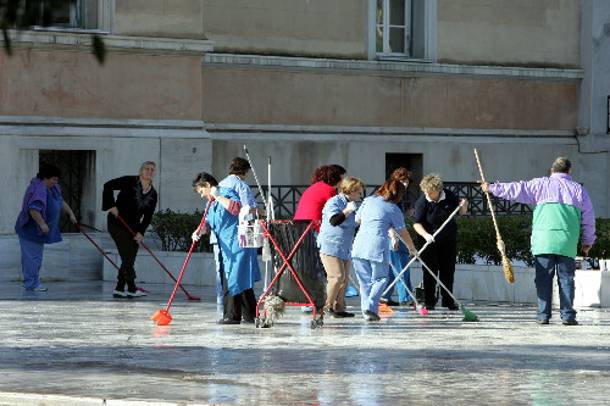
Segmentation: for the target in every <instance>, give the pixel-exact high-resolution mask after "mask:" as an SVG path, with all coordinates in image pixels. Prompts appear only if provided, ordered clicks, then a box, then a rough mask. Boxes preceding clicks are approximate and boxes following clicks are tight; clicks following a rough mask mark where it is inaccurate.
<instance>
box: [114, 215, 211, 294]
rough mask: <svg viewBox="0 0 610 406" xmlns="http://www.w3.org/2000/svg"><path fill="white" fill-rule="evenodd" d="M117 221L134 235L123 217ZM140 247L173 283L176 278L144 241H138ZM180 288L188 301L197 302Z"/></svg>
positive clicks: (118, 217)
mask: <svg viewBox="0 0 610 406" xmlns="http://www.w3.org/2000/svg"><path fill="white" fill-rule="evenodd" d="M117 219H119V221H120V222H121V223H123V225H124V226H125V228H126V229H127V230H128V231H129V232H130V233H131V234H132V235H134V236H135V235H136V233H135V232H134V231H133V230H132V229H131V227H129V224H127V222H126V221H125V220H124V219H123V217H121V216H120V215H119V216H117ZM140 245H142V247H144V249H145V250H146V251H148V253H149V254H150V256H151V257H153V259H154V260H155V261H157V263H158V264H159V266H160V267H161V269H163V270H164V271H165V273H166V274H168V275H169V277H170V278H172V279H173V280H174V281H175V280H176V278H174V275H172V273H171V272H170V271H169V270H168V269H167V267H166V266H165V265H163V262H161V260H160V259H159V258H158V257H157V256H156V255H155V254H154V253H153V252H152V250H151V249H150V248H148V246H147V245H146V244H144V241H140ZM180 288H181V289H182V291H183V292H184V294H185V295H186V297H187V298H188V299H189V300H190V299H191V298H192V299H193V300H199V299H197V298H195V296H192V295H191V294H190V293H189V292H188V291H187V290H186V289H184V287H182V285H180Z"/></svg>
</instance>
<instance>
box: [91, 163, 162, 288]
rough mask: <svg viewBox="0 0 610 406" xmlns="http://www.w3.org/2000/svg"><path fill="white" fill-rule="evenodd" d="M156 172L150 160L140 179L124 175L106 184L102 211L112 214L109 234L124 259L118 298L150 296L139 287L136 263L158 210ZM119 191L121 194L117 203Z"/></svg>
mask: <svg viewBox="0 0 610 406" xmlns="http://www.w3.org/2000/svg"><path fill="white" fill-rule="evenodd" d="M155 170H156V164H155V163H154V162H152V161H146V162H144V163H143V164H142V166H140V174H139V175H138V176H122V177H120V178H116V179H112V180H109V181H108V182H106V183H105V184H104V193H103V203H102V210H104V211H106V210H107V211H108V232H109V233H110V236H111V237H112V239H113V240H114V242H115V243H116V246H117V249H118V251H119V255H120V256H121V267H120V268H119V273H118V276H117V284H116V288H115V289H114V292H113V296H114V297H116V298H129V299H131V298H134V297H140V296H146V294H145V293H143V292H140V291H138V290H137V288H136V283H135V279H136V272H135V269H134V264H135V262H136V255H137V254H138V248H139V244H140V242H141V241H142V240H143V239H144V233H145V232H146V228H147V227H148V226H149V225H150V222H151V220H152V216H153V213H154V212H155V208H156V207H157V191H156V190H155V188H154V187H153V184H152V180H153V178H154V176H155ZM115 190H118V191H119V194H118V196H117V198H116V200H115V198H114V191H115ZM118 216H121V218H122V219H123V220H124V221H125V222H126V223H127V224H128V225H129V227H130V228H131V230H133V231H134V232H135V236H134V235H133V234H132V233H131V231H129V230H128V229H127V227H125V225H123V224H122V223H121V221H120V220H119V219H118V218H117V217H118ZM125 285H127V292H125Z"/></svg>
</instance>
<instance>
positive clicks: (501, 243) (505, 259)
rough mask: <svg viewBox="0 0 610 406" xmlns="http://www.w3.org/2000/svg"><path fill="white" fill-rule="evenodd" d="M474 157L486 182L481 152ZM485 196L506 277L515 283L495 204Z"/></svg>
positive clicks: (487, 194) (477, 152) (489, 197)
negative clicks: (480, 157)
mask: <svg viewBox="0 0 610 406" xmlns="http://www.w3.org/2000/svg"><path fill="white" fill-rule="evenodd" d="M474 157H475V158H476V160H477V166H478V167H479V173H480V174H481V182H485V175H484V174H483V167H482V166H481V160H480V159H479V151H477V149H476V148H475V149H474ZM485 196H486V197H487V205H488V206H489V211H491V219H492V220H493V223H494V228H495V230H496V245H497V247H498V251H500V255H501V256H502V269H503V270H504V277H505V278H506V280H507V281H508V283H514V282H515V274H514V273H513V267H512V265H511V264H510V260H509V259H508V256H507V255H506V248H505V246H504V241H503V240H502V236H501V235H500V229H499V228H498V220H497V219H496V211H495V210H494V206H493V203H492V201H491V196H490V195H489V192H487V191H485Z"/></svg>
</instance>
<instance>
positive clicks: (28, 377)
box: [0, 282, 610, 406]
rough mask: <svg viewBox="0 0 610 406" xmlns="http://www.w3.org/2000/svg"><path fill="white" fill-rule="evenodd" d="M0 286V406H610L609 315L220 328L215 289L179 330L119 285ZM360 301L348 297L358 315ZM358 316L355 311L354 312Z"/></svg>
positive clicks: (493, 309)
mask: <svg viewBox="0 0 610 406" xmlns="http://www.w3.org/2000/svg"><path fill="white" fill-rule="evenodd" d="M48 286H49V291H48V292H46V293H25V292H23V291H22V289H21V288H20V286H19V285H18V284H16V283H5V284H3V285H2V286H0V320H1V322H2V324H3V325H2V330H1V332H0V337H2V340H1V341H0V377H1V379H0V405H13V404H19V405H21V404H23V405H42V404H44V405H72V404H74V405H102V404H105V405H124V404H125V405H128V404H134V405H137V404H159V405H171V404H179V405H185V404H269V405H271V404H273V405H285V404H286V405H288V404H302V405H340V404H354V405H367V406H374V405H406V404H413V405H444V404H447V405H479V404H481V405H483V404H485V405H539V406H543V405H545V406H546V405H549V406H551V405H553V406H555V405H598V404H599V405H602V404H608V403H609V402H610V311H609V309H581V311H580V312H579V314H578V320H579V321H580V322H581V325H580V326H575V327H567V326H563V325H561V323H560V322H559V319H558V317H557V316H554V318H553V320H552V322H551V324H550V325H548V326H538V325H537V324H535V323H534V317H535V309H534V308H533V307H531V306H515V305H513V306H509V305H502V304H497V303H476V304H468V307H469V308H470V310H472V311H474V312H475V313H476V314H477V315H478V316H479V318H480V322H478V323H465V322H462V317H461V315H460V313H459V312H457V313H456V312H447V311H444V310H439V311H434V312H431V313H430V315H428V316H426V317H421V316H418V315H416V314H415V313H414V312H413V311H412V310H410V309H406V308H398V309H397V310H396V311H395V312H394V313H393V314H391V315H389V316H387V317H384V318H383V319H382V321H381V322H379V323H376V324H365V323H364V322H363V321H362V320H361V319H360V318H355V319H348V320H346V319H327V320H326V323H325V325H324V327H323V328H321V329H316V330H312V329H311V328H310V317H308V316H307V315H305V314H303V313H301V312H300V310H299V309H290V310H289V312H288V313H287V315H286V316H285V317H284V319H282V320H281V321H280V322H279V323H278V324H276V325H275V326H274V327H273V328H270V329H256V328H254V326H253V325H237V326H220V325H217V324H215V319H216V317H217V308H216V305H215V303H214V298H213V291H212V289H211V288H191V290H192V292H191V293H193V294H197V295H201V296H202V299H203V300H202V301H201V302H186V301H184V300H183V298H182V297H180V298H179V300H177V301H176V303H175V305H174V307H172V309H171V314H172V315H173V317H174V320H173V322H172V323H171V325H169V326H166V327H156V326H154V325H153V324H152V322H151V321H150V320H149V316H150V315H151V314H152V313H153V312H154V311H155V310H157V309H159V308H160V307H162V306H163V305H164V301H165V300H167V297H168V294H169V291H168V289H169V287H168V286H167V285H148V286H144V287H145V288H146V289H149V290H150V291H151V295H150V296H149V297H147V298H142V299H137V300H129V301H128V300H125V299H123V300H120V299H112V297H111V291H112V288H113V286H112V284H110V283H103V282H86V283H50V284H49V285H48ZM357 303H358V301H357V299H356V300H353V299H352V301H350V304H352V305H356V304H357ZM352 309H355V307H352Z"/></svg>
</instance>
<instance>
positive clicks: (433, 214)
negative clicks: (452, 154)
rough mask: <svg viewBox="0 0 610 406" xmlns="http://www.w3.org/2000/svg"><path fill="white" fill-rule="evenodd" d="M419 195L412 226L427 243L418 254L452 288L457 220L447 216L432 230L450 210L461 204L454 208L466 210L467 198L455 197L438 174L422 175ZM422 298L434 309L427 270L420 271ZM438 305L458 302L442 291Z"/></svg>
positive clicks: (433, 291) (432, 285)
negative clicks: (422, 276) (422, 273)
mask: <svg viewBox="0 0 610 406" xmlns="http://www.w3.org/2000/svg"><path fill="white" fill-rule="evenodd" d="M420 188H421V190H422V192H424V193H423V195H421V196H420V197H419V199H417V202H415V214H414V215H413V222H414V223H415V224H414V225H413V229H415V231H416V232H417V234H419V235H420V236H421V239H423V240H425V242H428V243H430V245H429V246H428V248H426V250H425V251H424V252H423V253H422V254H421V258H422V260H423V261H424V262H425V263H426V264H427V265H428V266H429V267H430V268H431V270H432V272H434V273H435V274H437V275H438V276H439V279H440V280H441V282H443V284H444V285H445V286H446V287H447V289H449V290H450V291H453V275H454V274H455V257H456V253H457V224H456V222H455V220H453V219H452V220H451V221H450V222H449V223H448V224H447V226H445V228H444V229H443V230H442V231H441V232H440V233H439V234H438V235H437V236H436V237H433V234H434V233H435V232H436V231H437V230H438V229H439V228H440V226H441V225H442V224H443V223H444V222H445V220H447V219H448V218H449V216H450V215H451V213H452V212H453V211H454V210H455V209H456V208H457V207H458V206H460V205H461V208H460V210H459V212H458V214H460V215H465V214H466V213H467V211H468V201H467V200H466V199H462V201H460V200H459V199H458V197H457V196H456V195H455V194H454V193H452V192H451V191H449V190H448V189H444V188H443V180H442V179H441V177H440V176H439V175H438V174H435V173H433V174H430V175H426V176H424V178H423V179H422V181H421V183H420ZM423 279H424V292H425V297H426V298H425V302H426V307H427V308H428V310H434V306H435V305H436V301H437V298H436V280H435V279H434V277H432V276H431V275H430V273H429V272H426V271H424V278H423ZM442 297H443V301H442V305H443V306H444V307H447V308H448V309H449V310H458V309H459V307H458V305H457V304H456V303H455V302H454V300H453V298H452V297H451V296H450V295H449V294H448V293H447V292H446V291H445V290H443V291H442Z"/></svg>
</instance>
